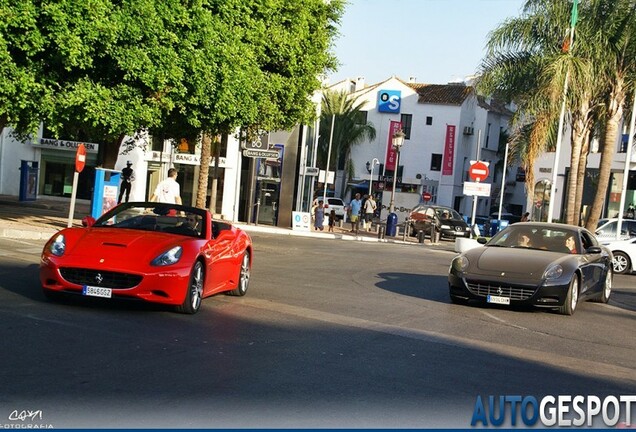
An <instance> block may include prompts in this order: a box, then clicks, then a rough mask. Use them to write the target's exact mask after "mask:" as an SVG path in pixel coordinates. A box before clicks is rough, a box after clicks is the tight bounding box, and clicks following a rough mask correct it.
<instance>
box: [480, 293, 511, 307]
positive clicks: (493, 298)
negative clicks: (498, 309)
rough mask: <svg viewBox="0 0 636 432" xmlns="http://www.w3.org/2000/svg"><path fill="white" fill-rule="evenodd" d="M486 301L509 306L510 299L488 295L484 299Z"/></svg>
mask: <svg viewBox="0 0 636 432" xmlns="http://www.w3.org/2000/svg"><path fill="white" fill-rule="evenodd" d="M486 301H487V302H488V303H495V304H502V305H509V304H510V297H500V296H494V295H489V296H488V297H487V298H486Z"/></svg>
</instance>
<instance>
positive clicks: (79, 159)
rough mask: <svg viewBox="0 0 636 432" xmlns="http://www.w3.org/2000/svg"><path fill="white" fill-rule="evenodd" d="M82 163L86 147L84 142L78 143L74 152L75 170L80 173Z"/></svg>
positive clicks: (83, 163)
mask: <svg viewBox="0 0 636 432" xmlns="http://www.w3.org/2000/svg"><path fill="white" fill-rule="evenodd" d="M84 165H86V147H84V144H80V145H79V146H78V147H77V153H76V154H75V171H77V172H78V173H81V172H82V170H83V169H84Z"/></svg>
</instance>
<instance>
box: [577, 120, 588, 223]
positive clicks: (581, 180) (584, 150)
mask: <svg viewBox="0 0 636 432" xmlns="http://www.w3.org/2000/svg"><path fill="white" fill-rule="evenodd" d="M589 153H590V130H589V129H588V130H587V134H586V135H585V138H584V139H583V145H582V147H581V157H580V158H579V170H578V172H577V176H576V197H575V199H574V208H575V209H576V210H577V211H578V213H576V214H578V216H577V221H576V225H581V226H582V225H585V221H584V220H583V217H582V216H583V214H582V210H583V209H582V205H583V191H584V190H585V187H584V186H585V170H586V168H587V155H588V154H589Z"/></svg>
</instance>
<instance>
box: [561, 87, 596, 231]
mask: <svg viewBox="0 0 636 432" xmlns="http://www.w3.org/2000/svg"><path fill="white" fill-rule="evenodd" d="M589 107H590V102H589V100H587V99H586V100H585V101H583V102H582V103H581V106H580V107H579V110H578V112H575V113H574V114H573V115H572V148H571V154H570V174H569V177H568V189H567V191H568V193H567V199H566V207H565V223H568V224H571V225H578V223H579V219H580V217H579V215H580V211H581V205H580V202H579V205H578V206H577V204H576V195H577V190H578V180H579V169H580V163H579V161H580V159H581V152H582V148H583V145H584V142H585V140H586V138H587V137H588V136H589V130H590V127H591V123H590V121H589V116H590V108H589Z"/></svg>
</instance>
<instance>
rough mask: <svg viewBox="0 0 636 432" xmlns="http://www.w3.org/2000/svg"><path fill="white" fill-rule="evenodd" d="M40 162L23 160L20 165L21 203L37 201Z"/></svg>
mask: <svg viewBox="0 0 636 432" xmlns="http://www.w3.org/2000/svg"><path fill="white" fill-rule="evenodd" d="M37 185H38V162H36V161H28V160H23V161H22V162H21V163H20V195H19V199H20V201H35V200H36V199H37V195H38V194H37V190H38V186H37Z"/></svg>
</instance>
